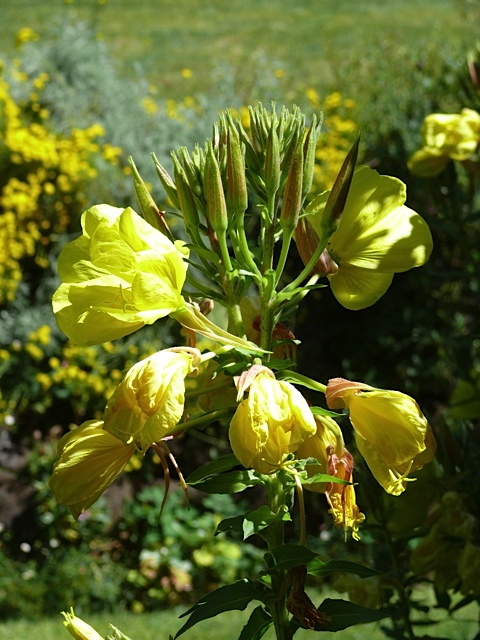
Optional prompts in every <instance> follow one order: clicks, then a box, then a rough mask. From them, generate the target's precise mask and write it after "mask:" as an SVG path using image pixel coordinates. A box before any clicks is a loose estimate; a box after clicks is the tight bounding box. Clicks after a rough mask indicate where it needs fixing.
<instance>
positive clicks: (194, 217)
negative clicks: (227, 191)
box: [172, 153, 199, 231]
mask: <svg viewBox="0 0 480 640" xmlns="http://www.w3.org/2000/svg"><path fill="white" fill-rule="evenodd" d="M172 159H173V171H174V177H175V184H176V185H177V194H178V200H179V204H180V207H179V209H180V211H181V212H182V216H183V220H184V223H185V228H186V230H187V231H189V230H190V229H192V228H193V229H194V230H196V229H197V228H198V225H199V218H198V211H197V207H196V205H195V200H194V197H193V194H192V192H191V190H190V186H189V185H188V183H187V179H186V177H185V173H184V171H183V168H182V167H181V166H180V163H179V161H178V159H177V156H176V155H175V154H174V153H172Z"/></svg>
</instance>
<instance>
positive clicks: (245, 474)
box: [187, 470, 262, 493]
mask: <svg viewBox="0 0 480 640" xmlns="http://www.w3.org/2000/svg"><path fill="white" fill-rule="evenodd" d="M187 484H188V483H187ZM257 484H262V480H261V478H260V477H259V476H258V475H257V474H256V473H255V472H254V471H249V470H245V471H232V472H231V473H223V474H221V475H217V476H213V477H211V478H207V479H206V480H202V481H200V482H196V483H195V488H196V489H199V490H200V491H204V492H205V493H240V492H241V491H245V489H248V488H249V487H254V486H255V485H257Z"/></svg>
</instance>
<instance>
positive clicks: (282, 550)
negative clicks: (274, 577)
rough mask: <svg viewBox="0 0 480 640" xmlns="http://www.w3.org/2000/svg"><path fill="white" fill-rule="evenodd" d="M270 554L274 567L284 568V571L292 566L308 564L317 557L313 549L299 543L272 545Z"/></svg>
mask: <svg viewBox="0 0 480 640" xmlns="http://www.w3.org/2000/svg"><path fill="white" fill-rule="evenodd" d="M270 554H271V555H272V557H273V559H274V561H275V568H276V569H285V570H286V571H288V570H289V569H293V567H300V566H302V565H308V564H309V563H310V562H312V561H313V560H315V559H316V558H317V554H316V553H315V552H314V551H312V550H311V549H309V548H308V547H304V546H303V545H301V544H283V545H281V546H279V547H274V548H273V549H272V550H271V551H270Z"/></svg>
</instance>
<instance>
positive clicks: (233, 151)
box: [226, 114, 248, 216]
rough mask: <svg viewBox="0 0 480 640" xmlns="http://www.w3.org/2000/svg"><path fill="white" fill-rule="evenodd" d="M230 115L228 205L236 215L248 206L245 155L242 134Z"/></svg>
mask: <svg viewBox="0 0 480 640" xmlns="http://www.w3.org/2000/svg"><path fill="white" fill-rule="evenodd" d="M228 115H229V122H228V125H229V126H228V140H227V194H226V196H227V206H228V209H229V210H230V211H231V213H232V214H233V215H234V216H238V215H243V214H244V212H245V211H246V209H247V207H248V193H247V181H246V178H245V157H244V153H243V150H242V145H241V142H240V136H239V134H238V131H237V129H236V127H235V124H234V123H233V120H232V116H231V115H230V114H228Z"/></svg>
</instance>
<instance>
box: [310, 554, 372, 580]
mask: <svg viewBox="0 0 480 640" xmlns="http://www.w3.org/2000/svg"><path fill="white" fill-rule="evenodd" d="M335 571H342V572H345V573H354V574H355V575H357V576H359V577H360V578H370V577H372V576H382V575H384V574H383V573H382V572H381V571H376V570H375V569H370V568H369V567H364V566H362V565H361V564H357V563H356V562H349V561H347V560H332V561H330V562H322V561H321V560H320V558H318V557H317V558H314V559H313V560H311V561H310V562H308V564H307V573H309V574H310V575H311V576H326V575H328V574H330V573H333V572H335Z"/></svg>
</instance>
